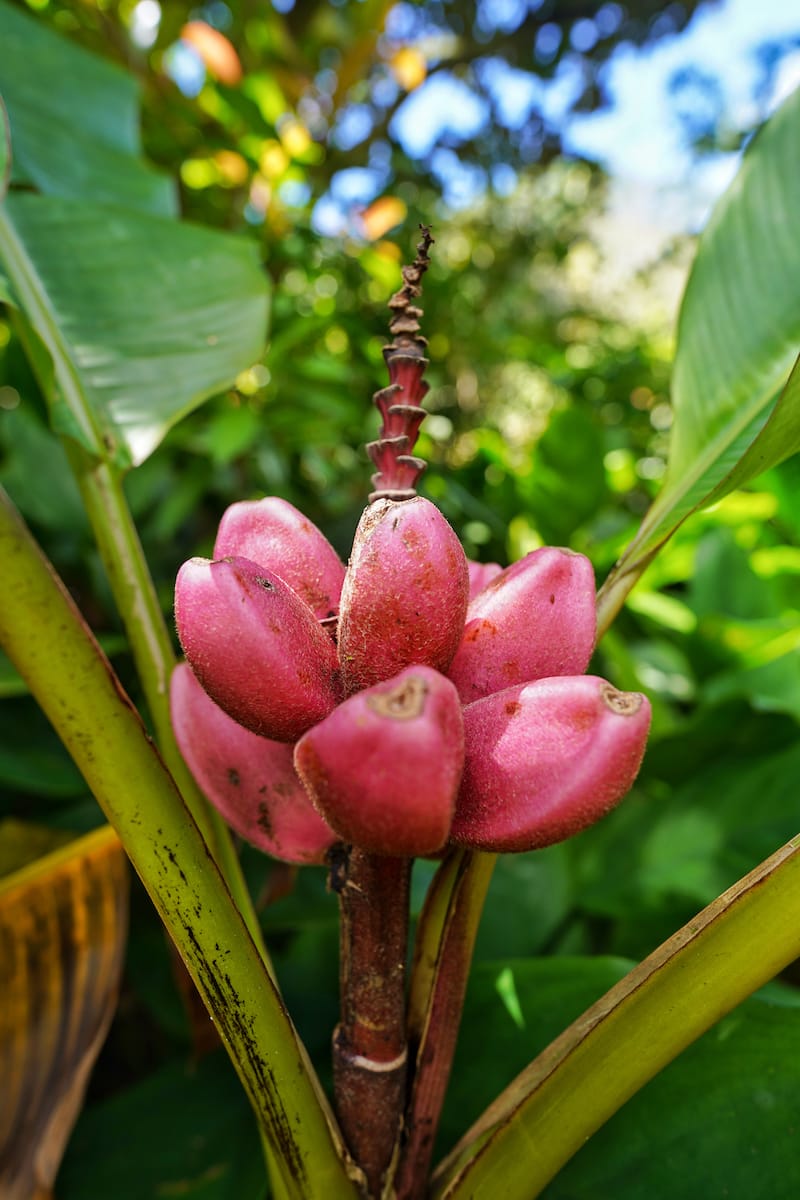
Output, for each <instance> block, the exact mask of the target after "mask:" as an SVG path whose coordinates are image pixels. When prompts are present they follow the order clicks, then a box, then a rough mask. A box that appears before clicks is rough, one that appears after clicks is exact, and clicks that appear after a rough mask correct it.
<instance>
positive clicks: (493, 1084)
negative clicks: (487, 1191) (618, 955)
mask: <svg viewBox="0 0 800 1200" xmlns="http://www.w3.org/2000/svg"><path fill="white" fill-rule="evenodd" d="M624 969H625V964H624V960H621V959H570V958H566V959H564V958H561V959H548V960H528V961H522V960H516V961H514V960H506V961H500V962H498V963H483V964H480V965H479V966H478V967H477V969H476V971H475V973H474V976H473V979H472V981H471V984H470V991H469V994H468V998H467V1004H466V1008H465V1012H464V1035H463V1037H462V1045H463V1053H462V1054H461V1055H460V1057H459V1058H457V1060H456V1064H455V1069H454V1073H453V1081H452V1088H451V1094H450V1095H449V1096H448V1105H447V1108H446V1112H445V1121H446V1125H445V1128H444V1130H443V1132H445V1133H446V1134H448V1135H449V1136H453V1135H454V1134H457V1133H458V1131H459V1129H460V1128H463V1124H464V1121H465V1120H469V1119H470V1118H471V1117H473V1116H475V1115H476V1114H477V1113H478V1112H479V1111H480V1108H481V1106H482V1105H483V1104H485V1103H486V1102H487V1101H488V1100H490V1099H491V1097H492V1095H493V1093H494V1092H495V1091H496V1090H497V1088H498V1086H501V1085H502V1083H503V1080H504V1078H505V1079H507V1078H508V1076H509V1074H510V1073H511V1072H512V1071H514V1070H515V1069H516V1068H518V1067H520V1066H521V1065H522V1064H523V1062H524V1061H525V1059H526V1058H527V1057H529V1056H530V1054H531V1053H533V1052H535V1051H537V1050H540V1049H542V1048H543V1047H544V1046H545V1045H546V1044H547V1041H548V1040H549V1039H550V1038H552V1037H553V1036H554V1035H555V1034H556V1033H557V1032H558V1030H559V1029H560V1028H561V1027H562V1026H563V1024H564V1022H565V1021H567V1020H569V1019H570V1018H571V1017H574V1016H577V1015H578V1014H579V1013H580V1012H581V1011H582V1010H583V1009H584V1008H585V1007H586V1006H587V1005H588V1004H590V1003H591V1002H592V1001H593V1000H594V999H596V998H597V996H598V995H599V994H600V993H601V992H603V991H604V990H605V989H606V988H608V987H611V986H612V985H613V984H614V983H615V982H616V981H617V980H618V979H619V978H620V975H621V974H622V972H623V971H624ZM798 1004H800V1000H798V998H797V995H796V993H795V992H793V991H791V990H790V989H788V988H779V987H777V986H774V985H771V986H769V987H768V988H766V989H765V990H764V991H763V992H760V993H758V994H757V995H756V996H753V997H752V998H751V999H749V1000H746V1001H745V1002H744V1003H743V1004H742V1005H741V1006H740V1007H739V1008H738V1009H736V1010H735V1011H734V1012H733V1013H731V1014H729V1015H728V1016H727V1017H724V1018H723V1019H722V1021H721V1022H720V1023H719V1025H717V1026H716V1028H714V1029H713V1030H711V1031H710V1032H709V1033H707V1034H706V1035H705V1036H704V1037H703V1038H701V1039H700V1040H699V1041H698V1042H697V1043H696V1044H695V1045H694V1046H692V1047H690V1048H689V1049H688V1050H686V1052H685V1053H684V1054H682V1055H681V1057H680V1058H678V1059H676V1061H675V1062H673V1063H672V1064H671V1065H670V1066H669V1067H668V1068H667V1069H666V1070H665V1071H663V1072H662V1073H661V1074H660V1075H659V1076H658V1077H657V1078H656V1079H654V1080H653V1081H652V1082H651V1083H649V1084H648V1085H647V1087H646V1088H644V1089H643V1090H642V1091H641V1092H640V1093H639V1094H638V1095H637V1096H636V1097H634V1098H633V1099H632V1100H630V1101H629V1102H628V1104H627V1105H626V1106H625V1107H624V1108H622V1109H621V1110H620V1111H619V1112H618V1113H617V1114H616V1116H614V1117H613V1118H612V1120H611V1121H609V1123H608V1124H607V1125H606V1126H604V1127H603V1129H601V1130H599V1131H598V1132H597V1133H596V1134H595V1135H594V1137H592V1138H591V1139H590V1140H589V1141H588V1142H587V1143H586V1145H585V1147H584V1148H583V1149H582V1150H580V1151H579V1153H578V1154H577V1155H576V1157H575V1158H574V1159H573V1160H572V1161H571V1162H570V1163H569V1164H568V1165H567V1166H566V1167H565V1168H564V1169H563V1170H562V1171H561V1172H560V1173H559V1175H558V1176H557V1177H556V1178H555V1179H554V1180H553V1182H552V1183H551V1184H550V1185H549V1186H547V1187H546V1188H545V1190H544V1192H543V1193H541V1194H542V1195H543V1196H545V1197H547V1198H548V1200H589V1198H591V1200H595V1198H596V1197H600V1196H603V1197H606V1196H608V1197H611V1196H613V1197H615V1200H674V1198H675V1197H677V1196H680V1197H681V1198H682V1200H701V1198H703V1200H705V1197H709V1196H728V1197H730V1198H731V1200H750V1197H752V1196H776V1197H777V1196H790V1195H794V1194H796V1192H797V1189H798V1186H800V1160H799V1159H798V1156H797V1153H796V1141H795V1138H794V1136H793V1134H792V1129H793V1127H794V1125H795V1119H796V1107H797V1103H796V1098H797V1089H798V1086H799V1085H800V1061H799V1060H798V1053H800V1021H798V1017H799V1016H800V1013H798ZM531 1153H532V1154H533V1155H535V1148H534V1147H532V1148H531ZM493 1194H494V1195H504V1194H506V1193H505V1189H504V1179H503V1173H502V1166H500V1167H499V1168H498V1172H497V1175H496V1176H495V1182H494V1193H493ZM529 1195H533V1192H530V1193H529Z"/></svg>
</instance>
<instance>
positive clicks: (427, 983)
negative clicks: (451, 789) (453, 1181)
mask: <svg viewBox="0 0 800 1200" xmlns="http://www.w3.org/2000/svg"><path fill="white" fill-rule="evenodd" d="M496 861H497V855H496V854H474V853H470V852H469V851H467V850H461V849H457V850H454V851H452V852H451V853H450V854H449V855H448V857H447V858H446V859H445V860H444V861H443V863H442V865H441V866H440V868H439V870H438V872H437V874H436V876H435V877H434V880H433V882H432V883H431V886H430V888H429V890H428V895H427V896H426V898H425V905H424V907H423V910H422V913H421V915H420V919H419V926H418V928H417V940H416V945H415V948H414V965H413V968H412V975H411V992H410V997H409V1019H408V1035H409V1049H410V1050H411V1053H412V1069H413V1076H412V1084H411V1092H410V1099H409V1103H408V1107H407V1110H406V1121H405V1129H404V1132H403V1146H402V1152H401V1156H400V1164H399V1167H398V1170H397V1175H396V1178H395V1190H396V1194H397V1200H421V1197H423V1196H424V1195H425V1191H426V1187H427V1179H428V1172H429V1167H430V1161H431V1156H432V1154H433V1145H434V1139H435V1137H436V1129H437V1127H438V1124H439V1118H440V1116H441V1112H442V1105H443V1104H444V1098H445V1093H446V1091H447V1084H448V1081H449V1078H450V1070H451V1067H452V1065H453V1056H454V1054H455V1049H456V1042H457V1039H458V1029H459V1025H460V1023H461V1012H462V1009H463V1007H464V996H465V994H466V990H467V981H468V978H469V970H470V964H471V962H472V952H473V950H474V948H475V938H476V936H477V933H478V925H479V923H480V917H481V913H482V911H483V903H484V900H485V899H486V893H487V891H488V888H489V883H490V880H491V877H492V872H493V871H494V866H495V863H496Z"/></svg>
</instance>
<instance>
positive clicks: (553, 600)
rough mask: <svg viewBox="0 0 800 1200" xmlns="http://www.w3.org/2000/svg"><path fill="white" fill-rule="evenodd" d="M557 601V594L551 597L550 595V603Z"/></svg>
mask: <svg viewBox="0 0 800 1200" xmlns="http://www.w3.org/2000/svg"><path fill="white" fill-rule="evenodd" d="M555 602H556V598H555V596H551V597H550V603H551V604H555Z"/></svg>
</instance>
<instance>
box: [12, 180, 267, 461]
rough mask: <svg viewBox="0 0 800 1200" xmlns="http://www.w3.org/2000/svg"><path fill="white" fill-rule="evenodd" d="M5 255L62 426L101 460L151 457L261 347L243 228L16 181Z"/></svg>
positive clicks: (257, 283) (253, 252)
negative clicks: (33, 190)
mask: <svg viewBox="0 0 800 1200" xmlns="http://www.w3.org/2000/svg"><path fill="white" fill-rule="evenodd" d="M0 261H2V262H3V263H4V265H5V268H6V271H7V274H8V276H9V278H10V280H11V283H12V286H13V288H14V292H15V294H16V295H17V296H18V297H19V301H20V305H21V307H22V309H23V311H24V313H25V315H26V317H27V319H28V321H29V322H30V323H31V325H32V326H33V328H34V329H35V330H36V332H37V333H38V335H39V337H40V338H41V339H42V341H43V342H44V344H45V346H46V347H47V350H48V351H49V353H50V355H51V357H52V359H53V363H54V367H55V375H56V381H57V385H58V394H57V397H56V400H55V402H54V405H53V412H52V418H53V423H54V426H55V427H56V428H57V429H58V430H59V431H60V432H62V433H67V434H69V435H70V436H72V437H74V438H76V439H77V440H78V441H79V442H81V443H82V444H83V445H84V446H85V447H86V448H87V449H88V450H89V451H91V452H92V453H93V454H95V455H97V456H98V457H99V458H111V459H113V460H114V461H116V462H117V463H118V464H119V465H122V466H126V465H130V464H134V465H135V464H137V463H140V462H142V461H143V459H145V458H146V457H147V456H148V454H150V453H151V452H152V450H153V449H154V448H155V447H156V446H157V445H158V443H159V441H160V440H161V438H162V437H163V436H164V434H165V433H166V432H167V430H168V429H169V428H170V426H171V425H173V424H174V423H175V422H176V421H178V420H179V419H180V418H181V417H182V416H183V415H184V414H185V413H187V412H189V411H190V410H191V409H192V408H194V407H196V406H197V405H198V404H199V403H201V401H202V400H204V399H206V397H208V396H210V395H212V394H213V393H214V392H216V391H219V390H221V389H222V388H223V387H226V386H227V385H228V384H229V383H230V382H231V381H232V380H233V379H234V378H235V377H236V375H237V374H238V373H239V372H240V371H241V370H243V369H244V368H245V367H247V366H248V365H249V364H250V363H252V362H253V360H254V359H256V358H257V356H258V354H259V353H260V350H261V347H262V344H263V337H264V326H265V320H266V313H267V294H266V283H265V278H264V274H263V272H262V271H261V269H260V267H259V262H258V253H257V249H256V247H255V245H254V244H253V243H252V242H249V241H247V240H246V239H242V238H237V237H233V236H231V235H228V234H222V233H218V232H215V231H211V230H206V229H200V228H197V227H194V226H190V225H186V224H177V223H175V222H174V221H170V220H167V219H163V218H159V217H154V216H150V215H147V214H144V213H133V212H125V211H123V210H122V209H118V208H109V207H106V206H101V205H95V204H85V203H77V202H75V201H70V200H63V199H56V198H54V197H49V196H36V195H32V194H30V193H17V194H13V193H12V194H11V195H9V196H8V197H7V199H6V202H5V205H4V206H3V208H2V209H0Z"/></svg>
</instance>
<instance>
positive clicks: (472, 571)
mask: <svg viewBox="0 0 800 1200" xmlns="http://www.w3.org/2000/svg"><path fill="white" fill-rule="evenodd" d="M467 567H468V568H469V598H470V600H474V599H475V597H476V596H477V594H478V592H480V591H482V590H483V589H484V588H485V587H486V586H487V585H488V584H490V583H491V582H492V580H493V579H495V578H496V577H497V576H498V575H499V574H500V572H501V571H502V569H503V568H502V567H501V566H500V563H478V562H473V561H472V559H469V558H468V559H467Z"/></svg>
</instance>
